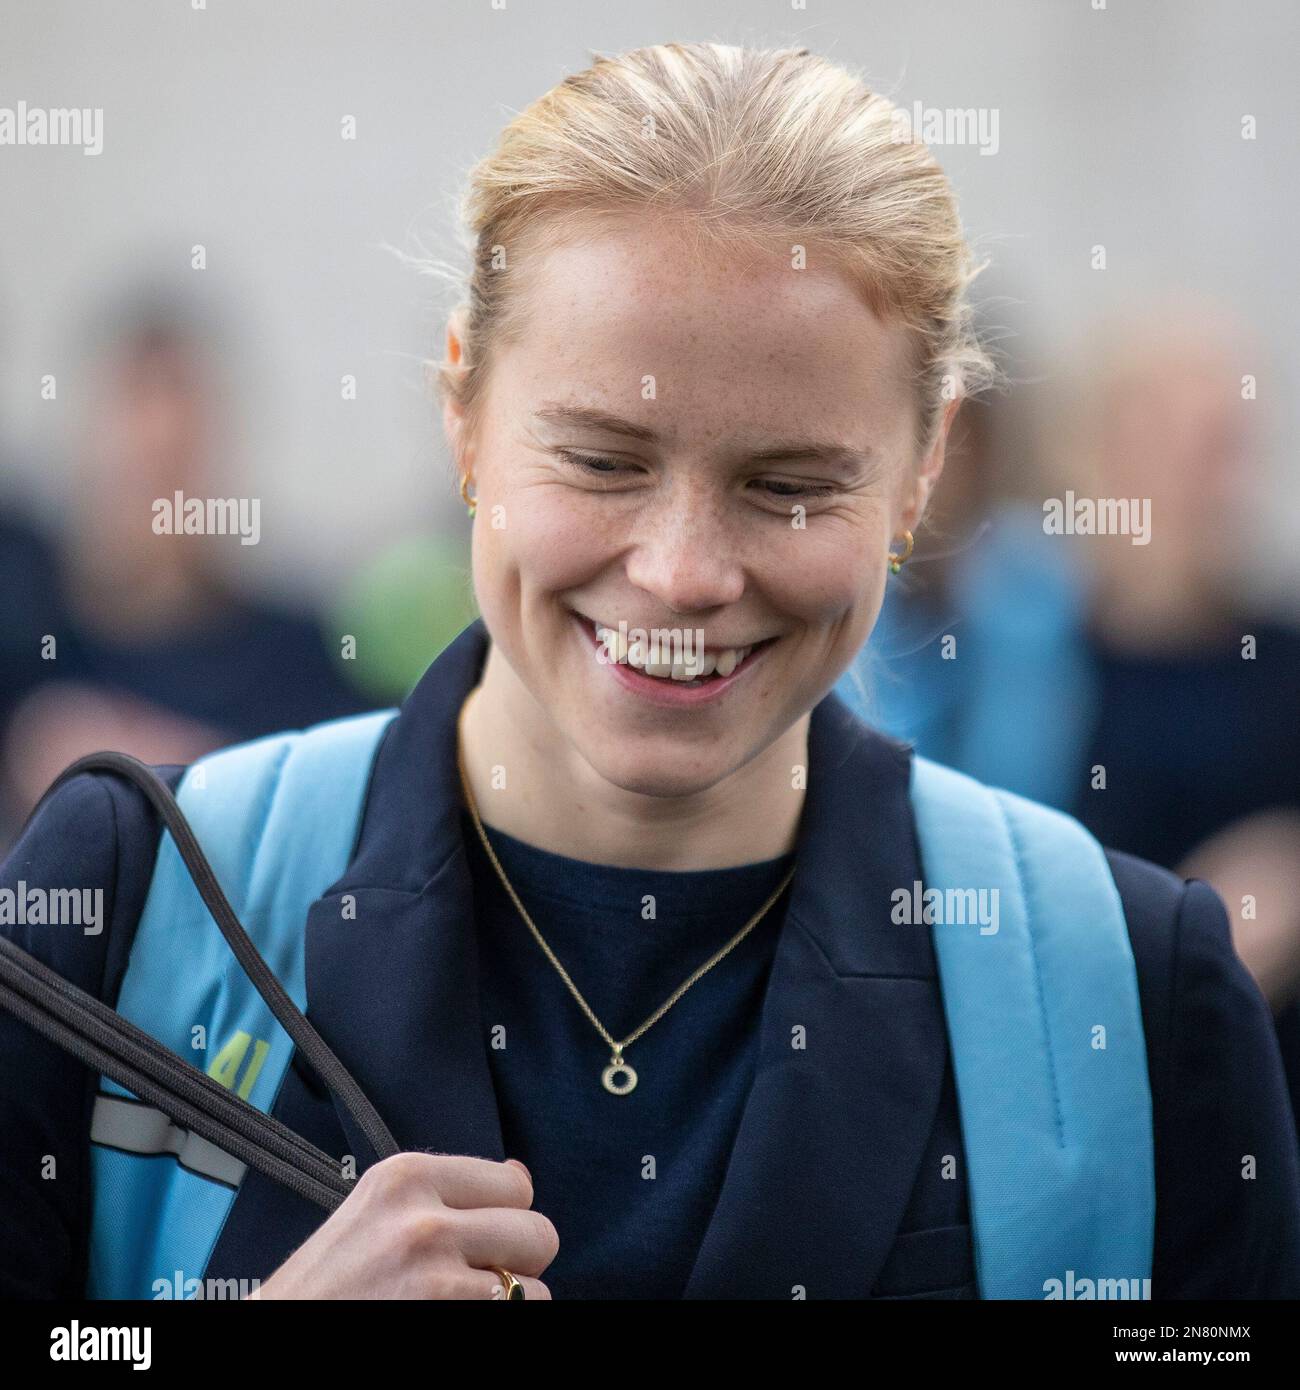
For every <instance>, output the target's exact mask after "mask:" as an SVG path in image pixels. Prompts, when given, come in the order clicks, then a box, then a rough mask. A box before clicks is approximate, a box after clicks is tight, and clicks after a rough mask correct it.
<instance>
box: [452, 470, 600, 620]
mask: <svg viewBox="0 0 1300 1390" xmlns="http://www.w3.org/2000/svg"><path fill="white" fill-rule="evenodd" d="M545 491H546V490H544V489H530V490H529V491H528V492H526V493H523V494H516V495H514V496H508V497H506V498H505V499H504V500H503V501H502V503H501V508H500V511H499V512H498V513H497V514H496V520H495V524H494V518H493V516H492V515H491V512H490V509H489V514H488V515H486V516H484V518H483V521H482V526H483V531H482V533H481V537H476V547H475V548H476V561H477V559H478V555H477V552H478V551H479V550H480V548H481V552H482V564H481V568H480V565H479V564H478V563H476V565H475V579H476V581H483V580H485V581H487V582H488V583H489V584H499V583H500V580H499V579H498V578H496V576H504V575H508V574H510V575H513V576H514V577H515V583H516V584H517V585H518V586H519V587H521V588H522V589H523V591H524V592H525V593H531V594H536V593H538V592H541V593H563V592H565V591H566V590H570V589H575V588H577V587H579V586H580V585H582V584H584V583H587V582H588V581H589V580H590V579H591V578H592V577H593V575H596V574H599V573H600V571H601V569H602V567H603V566H604V565H605V564H606V563H607V561H608V559H609V558H610V556H611V554H612V547H611V545H610V543H609V536H608V528H607V527H605V526H602V524H601V518H600V515H599V512H598V510H597V509H596V508H589V507H584V506H582V505H581V502H580V500H578V501H575V499H574V498H573V496H572V495H569V496H567V497H565V498H563V499H561V498H560V497H558V496H557V497H549V496H546V495H545ZM480 542H481V546H480Z"/></svg>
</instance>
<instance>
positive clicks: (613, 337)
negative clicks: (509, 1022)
mask: <svg viewBox="0 0 1300 1390" xmlns="http://www.w3.org/2000/svg"><path fill="white" fill-rule="evenodd" d="M529 285H530V288H529V301H528V312H527V328H526V331H524V332H523V333H522V334H521V335H520V337H519V338H518V339H517V340H516V341H514V342H512V343H510V344H509V345H508V346H507V347H506V348H504V349H503V350H502V351H501V353H500V355H499V356H498V357H497V359H496V361H495V363H494V365H493V368H492V371H491V373H490V374H489V378H488V392H487V396H486V397H485V401H484V410H483V412H482V415H481V417H480V420H481V424H480V436H479V438H478V440H477V441H476V446H475V451H474V465H473V466H474V473H475V482H476V487H477V491H478V496H479V514H478V518H477V520H476V524H475V554H474V572H475V585H476V590H477V593H478V597H479V603H480V607H481V609H482V611H483V614H484V617H485V619H486V621H487V624H488V628H489V631H490V632H491V634H492V636H493V639H494V641H495V642H496V643H497V644H498V646H500V647H501V648H502V651H503V654H504V655H505V656H506V658H507V660H508V662H509V664H510V666H511V667H512V668H513V669H514V670H515V673H516V674H517V675H518V676H519V678H520V679H521V681H522V683H523V684H524V685H525V686H527V687H528V688H529V689H530V690H531V691H532V692H533V694H534V695H535V696H537V698H538V700H539V702H540V703H541V704H542V705H543V706H544V707H545V708H546V710H547V713H548V714H549V715H550V716H551V717H552V719H553V720H554V722H555V723H557V724H558V725H559V726H560V727H561V728H562V729H563V730H564V731H565V733H566V734H567V735H568V736H569V737H570V738H571V739H572V740H573V741H574V742H576V743H579V744H580V745H581V748H582V751H583V753H584V754H585V755H586V756H587V758H588V761H590V762H592V764H593V766H596V765H599V766H601V767H602V770H603V769H605V768H609V767H610V766H612V765H613V763H614V762H615V761H618V763H619V766H620V767H621V768H622V769H623V771H624V774H625V775H626V776H628V777H631V778H632V780H633V781H634V782H636V783H637V785H642V783H643V782H644V779H645V778H646V777H649V776H650V773H649V772H648V771H646V769H648V768H649V767H650V766H651V765H652V764H653V765H654V766H655V767H656V768H658V769H659V770H660V771H661V772H662V773H663V775H664V776H665V777H666V778H667V779H668V781H669V782H672V781H673V763H674V759H675V758H676V759H678V761H679V763H680V766H679V767H678V772H679V773H681V774H682V775H683V776H686V775H689V777H694V778H697V779H702V780H703V781H704V782H706V783H707V782H709V781H710V780H716V779H717V778H718V777H720V776H722V775H725V774H726V772H728V771H730V770H733V769H734V768H735V767H737V766H739V765H741V764H742V763H743V762H744V761H746V760H747V759H748V758H750V757H753V756H754V755H755V754H756V752H758V751H760V750H761V748H762V747H764V746H766V744H767V743H769V742H771V740H772V739H773V738H774V737H776V736H777V735H779V734H780V733H781V732H783V731H784V729H786V728H788V727H789V725H790V724H792V723H793V722H794V721H795V720H796V719H798V718H799V717H801V716H802V715H803V714H804V713H806V711H807V709H808V708H809V707H810V706H811V704H812V703H814V702H815V701H816V700H817V699H818V698H820V697H821V695H822V694H824V693H825V691H826V690H828V689H829V688H830V687H831V686H832V685H833V684H834V682H835V680H836V679H838V677H839V675H840V674H841V672H842V671H843V669H844V668H845V667H846V666H847V664H848V663H849V661H850V660H851V659H852V658H853V656H854V654H855V653H856V651H857V650H858V648H859V647H860V646H861V644H862V642H863V641H865V639H866V637H867V635H868V634H869V632H870V629H871V627H872V625H873V624H874V622H875V619H876V616H877V614H878V612H879V608H880V604H881V600H882V597H883V592H884V583H885V576H886V566H885V552H886V550H887V548H888V544H889V538H890V535H891V533H892V527H893V521H894V518H895V514H896V511H897V501H898V498H897V492H898V480H899V478H900V477H901V476H902V474H903V469H904V467H905V464H906V455H907V449H908V444H909V441H910V439H911V434H912V423H913V422H912V408H911V400H912V397H911V384H910V382H909V380H908V376H907V366H906V363H907V359H908V354H907V351H906V342H905V339H904V338H903V336H902V331H901V330H900V329H898V328H897V327H895V326H886V325H883V324H882V323H881V322H880V321H879V320H877V319H876V318H875V316H874V315H872V313H871V312H870V310H869V309H868V308H867V307H866V306H865V304H864V303H862V301H861V300H860V299H859V297H858V295H857V294H856V292H855V291H854V289H853V287H852V286H851V285H850V284H849V283H848V282H847V280H845V279H844V278H843V276H842V275H841V274H839V273H838V272H837V271H835V270H834V269H832V268H830V267H829V266H824V267H818V266H814V267H813V268H810V269H808V270H804V271H794V270H792V269H790V268H789V265H788V263H787V262H786V261H785V260H783V259H782V258H780V257H777V258H775V259H767V260H756V261H753V262H735V263H733V262H732V261H730V260H728V259H727V258H725V257H715V258H713V259H711V260H710V259H707V258H706V259H704V260H703V261H701V260H698V259H696V258H693V257H691V256H689V255H688V254H687V252H686V250H685V249H684V247H683V244H682V243H681V241H680V240H679V238H677V237H675V236H673V235H672V234H670V233H662V234H660V235H658V236H656V235H655V234H653V233H651V232H650V231H648V230H647V229H646V228H645V227H643V226H638V227H637V228H636V230H635V232H634V234H631V235H623V234H620V233H618V232H617V231H602V233H601V234H600V235H598V236H596V237H595V238H594V239H592V240H590V241H586V242H583V243H582V244H580V245H567V246H566V245H561V246H559V247H556V248H553V249H551V250H550V251H548V252H546V253H545V254H544V255H543V256H542V257H541V258H540V259H539V260H538V262H537V263H536V265H535V266H533V267H532V269H531V275H530V282H529ZM556 405H559V406H560V407H563V409H562V410H561V411H559V412H557V411H555V410H554V409H553V407H555V406H556ZM575 409H577V410H582V411H584V412H585V415H584V417H583V418H582V419H581V420H577V419H575V418H574V417H573V414H572V412H573V410H575ZM566 412H568V413H566ZM596 412H599V413H600V414H601V415H602V417H603V418H604V420H605V422H604V423H599V422H597V423H593V422H592V419H590V418H587V417H590V416H593V415H594V413H596ZM620 422H621V423H622V425H630V426H631V428H630V429H624V428H620ZM804 446H808V447H804ZM569 455H577V456H580V457H581V458H584V459H586V460H587V461H588V462H587V463H584V464H583V465H581V466H575V464H574V463H573V462H572V460H571V459H569V458H567V457H566V456H569ZM592 459H595V460H596V461H597V464H596V466H594V467H593V466H591V465H590V460H592ZM497 508H500V512H499V513H498V512H497V511H496V509H497ZM498 517H499V524H498V522H497V519H496V518H498ZM583 615H585V617H586V618H588V619H594V620H595V621H596V622H604V623H617V622H618V621H620V620H623V619H625V620H626V621H627V622H628V623H629V625H636V624H641V625H647V626H648V625H651V624H663V625H674V626H677V625H680V626H683V627H688V628H690V629H693V630H696V631H698V632H702V633H703V634H704V636H703V640H704V642H705V644H706V646H707V647H709V648H712V647H714V646H718V647H721V648H732V647H733V646H734V647H735V648H736V649H739V648H740V647H741V644H754V643H757V644H759V645H758V649H757V652H756V654H755V657H754V659H753V662H752V671H753V674H752V676H751V677H749V678H746V679H743V680H742V679H741V678H740V676H741V672H740V670H739V669H738V671H737V674H736V676H735V677H734V678H728V679H730V680H731V684H730V685H729V686H728V687H727V688H726V690H725V693H723V694H719V695H718V696H717V698H705V697H704V696H703V695H699V696H698V697H696V696H692V695H684V694H683V693H682V691H681V690H678V691H676V692H671V694H672V695H674V696H681V697H682V698H681V699H680V700H679V701H678V702H677V703H676V704H674V703H673V699H672V698H670V696H668V695H665V694H664V690H663V687H661V688H660V689H659V690H657V691H654V690H646V691H641V690H640V688H639V687H638V686H637V684H636V682H628V681H623V682H622V684H620V683H619V682H618V681H617V680H616V679H615V678H613V677H611V676H610V674H609V673H608V672H606V671H598V672H596V674H595V675H593V669H594V663H593V662H592V661H591V660H590V659H589V658H590V655H591V652H590V645H589V644H588V646H586V647H583V646H582V645H581V644H582V643H583V642H584V641H585V640H587V639H586V638H584V636H583V632H582V624H581V622H579V621H577V619H578V618H581V617H582V616H583ZM575 644H578V645H576V646H575ZM759 654H761V657H762V660H761V662H760V661H759V660H758V659H757V658H758V655H759ZM584 658H586V659H585V660H584ZM644 680H646V681H649V680H650V676H649V675H648V674H647V675H646V676H644ZM642 694H643V695H645V698H638V696H639V695H642ZM612 741H617V742H618V756H617V759H615V757H614V755H613V754H612V753H611V752H610V747H611V742H612ZM638 760H639V761H638ZM633 764H636V765H637V766H639V767H640V768H641V771H638V772H635V773H633V772H628V771H627V769H628V768H629V767H630V766H632V765H633ZM682 769H687V770H688V771H687V772H682ZM679 783H680V777H679V778H678V783H674V785H678V784H679Z"/></svg>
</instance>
